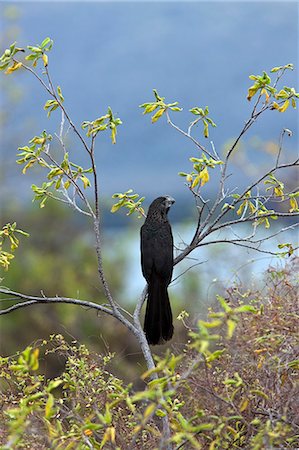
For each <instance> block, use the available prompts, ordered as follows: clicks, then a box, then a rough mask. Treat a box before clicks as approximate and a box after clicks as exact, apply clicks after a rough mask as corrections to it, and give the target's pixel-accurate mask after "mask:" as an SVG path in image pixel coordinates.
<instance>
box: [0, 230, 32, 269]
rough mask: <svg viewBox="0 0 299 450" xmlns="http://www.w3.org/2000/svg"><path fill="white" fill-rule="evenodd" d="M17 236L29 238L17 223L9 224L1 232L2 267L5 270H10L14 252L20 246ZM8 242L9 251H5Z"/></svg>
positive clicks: (0, 255)
mask: <svg viewBox="0 0 299 450" xmlns="http://www.w3.org/2000/svg"><path fill="white" fill-rule="evenodd" d="M17 234H21V235H23V236H26V237H28V236H29V234H28V233H26V232H25V231H22V230H19V229H17V224H16V222H14V223H12V224H11V223H7V224H6V225H4V226H3V227H2V229H1V230H0V266H2V267H3V268H4V269H5V270H8V268H9V265H10V262H11V260H12V259H13V258H14V255H13V252H14V251H15V250H16V249H17V248H18V246H19V243H20V241H19V239H18V237H17V236H16V235H17ZM6 242H8V248H9V251H6V250H5V249H4V248H5V246H6Z"/></svg>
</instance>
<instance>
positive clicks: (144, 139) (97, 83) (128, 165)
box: [1, 1, 298, 198]
mask: <svg viewBox="0 0 299 450" xmlns="http://www.w3.org/2000/svg"><path fill="white" fill-rule="evenodd" d="M1 16H2V27H1V28H2V44H3V46H5V42H4V40H6V41H7V40H8V39H9V40H10V41H14V40H17V41H18V43H19V44H20V45H21V46H22V45H24V46H25V45H26V44H28V43H30V44H32V45H33V44H35V43H40V42H41V41H42V40H43V39H44V37H46V36H50V37H51V38H52V39H53V40H54V48H53V50H52V52H51V54H50V55H49V57H50V71H51V73H52V78H53V80H54V83H55V84H56V85H57V84H59V85H60V86H61V87H62V90H63V93H64V96H65V98H66V103H65V104H66V107H67V108H68V110H69V111H70V112H71V116H72V118H73V121H74V122H75V123H76V124H80V123H81V122H82V121H83V120H92V119H94V118H96V117H99V116H100V115H102V114H104V113H105V112H106V110H107V106H108V105H110V106H111V107H112V109H113V111H115V113H116V114H117V115H118V116H119V117H120V118H121V119H122V120H123V126H121V127H119V134H118V141H117V144H116V145H115V146H112V145H111V142H110V140H109V137H108V136H102V137H100V138H99V139H98V144H97V154H98V165H99V167H100V171H101V180H102V181H101V190H102V193H103V194H105V195H107V196H108V197H110V195H111V194H112V193H114V192H116V191H123V190H125V189H128V188H129V187H132V188H133V189H135V190H136V191H137V192H140V193H142V194H145V195H147V196H150V198H152V197H155V196H157V195H159V194H161V193H166V192H167V193H171V194H172V195H173V196H181V195H184V193H185V191H186V189H185V188H184V186H183V180H182V179H181V178H179V177H178V176H177V173H178V172H179V171H180V170H184V171H188V170H189V169H190V163H189V161H188V158H189V157H190V156H196V152H197V150H196V149H194V147H193V146H192V144H190V142H188V141H187V140H186V139H185V138H184V137H183V136H181V135H178V134H177V133H176V132H175V131H174V130H173V129H171V128H170V127H169V126H167V124H166V120H161V121H159V122H158V123H156V124H151V122H150V117H149V116H143V115H142V111H141V110H140V108H139V107H138V106H139V105H140V104H141V103H143V102H145V101H151V99H152V98H153V95H152V89H153V88H156V89H157V90H158V92H159V93H160V94H161V95H163V96H165V97H166V101H168V102H171V101H178V102H179V104H180V105H181V106H182V107H183V108H184V111H183V113H180V114H178V113H174V114H173V120H174V121H175V122H176V123H178V124H179V125H180V126H181V127H182V128H185V129H186V128H187V124H188V122H189V121H190V120H191V119H192V117H190V116H191V114H190V113H189V112H188V110H189V109H190V108H191V107H193V106H205V105H209V107H210V115H211V117H212V118H213V119H214V121H215V122H216V124H217V128H215V129H213V130H212V132H211V136H210V139H211V140H213V142H214V144H215V146H216V149H217V150H218V152H220V153H221V150H222V149H223V147H224V146H225V144H226V143H227V142H228V141H230V140H231V139H232V138H233V137H235V136H237V135H238V134H239V132H240V130H241V128H242V126H243V124H244V121H245V120H246V119H247V117H248V115H249V113H250V110H251V108H252V104H251V103H249V102H248V101H247V100H246V94H247V89H248V87H249V86H250V84H252V82H251V80H249V79H248V76H249V75H250V74H252V73H254V74H256V73H257V74H259V73H261V72H262V70H266V71H268V72H269V71H270V69H271V68H272V67H273V66H277V65H283V64H287V63H289V62H292V63H293V64H294V66H295V68H297V66H298V64H297V63H298V4H297V3H292V2H213V1H212V2H75V3H74V2H67V1H66V2H34V3H30V2H17V3H13V2H2V3H1ZM16 75H17V77H14V78H17V82H18V85H19V92H20V98H19V100H20V101H18V102H13V101H9V103H8V104H6V105H5V106H7V108H8V111H5V114H7V118H8V120H6V122H5V124H3V125H2V138H1V144H2V146H1V147H2V164H8V165H9V167H10V169H11V170H9V171H8V172H7V171H6V170H5V174H3V170H2V177H3V176H5V177H6V180H5V182H6V181H8V179H9V180H10V181H11V182H13V184H12V187H13V188H14V191H15V193H16V194H17V195H22V196H25V193H26V192H29V190H27V189H24V190H22V191H21V193H20V191H19V187H20V186H23V184H24V187H26V184H27V186H29V185H30V181H29V180H26V179H25V177H20V176H19V172H20V171H19V168H17V169H15V168H13V167H11V161H14V157H15V148H16V147H17V146H20V145H25V144H26V143H27V142H28V139H30V138H31V137H32V136H33V135H34V134H36V133H37V132H40V131H42V130H43V129H45V128H46V129H47V130H48V131H50V132H55V131H57V129H58V127H59V122H60V116H59V114H58V113H56V114H53V115H52V118H51V120H48V119H47V117H46V113H45V112H43V111H42V107H43V105H44V103H45V101H46V100H47V95H46V94H45V93H44V92H43V90H42V89H41V86H39V85H38V84H37V83H36V81H35V80H34V79H33V78H32V77H30V76H28V75H29V74H28V73H26V74H22V73H19V72H18V73H17V74H16ZM7 78H8V77H7ZM297 78H298V71H297V70H296V71H294V72H293V73H288V74H287V76H286V79H285V83H287V84H288V85H292V86H294V85H296V83H297ZM9 83H15V80H12V81H11V80H9ZM15 89H16V88H15ZM15 97H17V95H16V94H15ZM3 102H4V101H3V100H2V103H3ZM297 119H298V117H297V114H296V113H295V112H294V111H293V110H291V108H290V110H289V111H287V112H286V113H285V114H279V113H277V112H276V111H273V112H270V113H267V114H266V115H265V116H264V117H263V118H262V119H261V120H260V121H258V123H257V124H256V125H255V126H254V127H253V128H252V129H251V130H250V132H249V133H248V135H247V136H246V138H245V141H244V145H245V148H246V150H247V152H246V155H247V156H246V157H245V156H244V154H245V151H244V152H243V155H242V157H240V160H239V165H238V170H237V171H235V176H236V177H237V179H238V182H239V183H242V180H243V179H244V176H243V175H244V174H243V173H242V172H241V171H242V168H246V170H247V171H248V170H249V169H251V170H252V173H253V172H254V168H255V167H256V166H257V164H261V163H262V162H264V161H265V155H266V162H267V161H268V160H269V158H268V157H267V148H268V147H269V145H271V142H274V143H277V141H278V138H279V134H280V131H281V129H282V128H283V127H286V126H287V127H288V128H290V129H291V130H292V131H293V132H294V136H293V138H292V139H291V140H290V141H289V142H287V143H286V148H287V149H288V152H294V151H295V149H296V148H297V142H298V141H297V139H298V133H297ZM12 133H13V138H15V139H13V141H12V136H11V134H12ZM195 133H196V134H197V137H199V136H201V133H202V130H201V129H200V128H198V129H197V130H195ZM16 137H17V139H16ZM201 139H202V140H204V138H201ZM269 143H270V144H269ZM204 144H205V145H207V146H209V142H205V143H204ZM267 146H268V147H267ZM72 147H73V151H74V152H76V157H77V158H78V159H79V160H80V159H81V160H83V161H84V159H85V155H82V154H81V149H80V146H79V145H78V142H77V141H76V140H75V139H74V140H73V141H72ZM265 150H266V152H265ZM248 155H249V157H248ZM236 162H238V161H236ZM271 162H272V160H271V161H270V163H271ZM247 175H248V173H247ZM155 180H159V182H158V183H156V182H155ZM20 183H22V185H21V184H20ZM211 187H213V186H212V184H210V186H207V187H206V188H207V189H209V188H211ZM186 194H187V191H186ZM29 195H30V193H29Z"/></svg>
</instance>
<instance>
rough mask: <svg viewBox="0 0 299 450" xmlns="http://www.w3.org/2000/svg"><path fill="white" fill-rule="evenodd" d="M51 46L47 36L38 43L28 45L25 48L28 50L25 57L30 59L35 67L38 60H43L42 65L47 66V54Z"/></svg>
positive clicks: (51, 43) (50, 40) (51, 42)
mask: <svg viewBox="0 0 299 450" xmlns="http://www.w3.org/2000/svg"><path fill="white" fill-rule="evenodd" d="M52 47H53V41H52V39H50V38H49V37H46V38H45V39H44V40H43V42H42V43H41V44H40V45H38V44H36V45H28V46H27V48H28V50H29V51H30V53H29V55H27V56H26V57H25V59H26V60H27V61H32V65H33V67H36V65H37V62H38V60H40V59H41V60H42V61H43V65H44V67H47V66H48V55H47V52H49V51H50V50H51V49H52Z"/></svg>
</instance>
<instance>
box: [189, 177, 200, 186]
mask: <svg viewBox="0 0 299 450" xmlns="http://www.w3.org/2000/svg"><path fill="white" fill-rule="evenodd" d="M191 181H192V177H191ZM199 182H200V176H199V175H197V176H196V177H195V178H194V180H193V182H192V185H191V187H192V189H194V188H195V187H196V186H197V185H198V184H199Z"/></svg>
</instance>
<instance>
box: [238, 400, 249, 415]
mask: <svg viewBox="0 0 299 450" xmlns="http://www.w3.org/2000/svg"><path fill="white" fill-rule="evenodd" d="M248 404H249V400H248V398H243V400H242V401H241V404H240V406H239V409H240V411H241V412H243V411H245V409H246V408H247V407H248Z"/></svg>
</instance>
